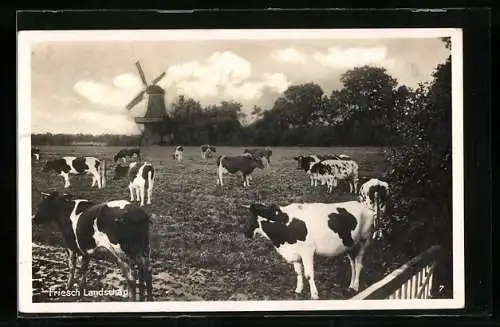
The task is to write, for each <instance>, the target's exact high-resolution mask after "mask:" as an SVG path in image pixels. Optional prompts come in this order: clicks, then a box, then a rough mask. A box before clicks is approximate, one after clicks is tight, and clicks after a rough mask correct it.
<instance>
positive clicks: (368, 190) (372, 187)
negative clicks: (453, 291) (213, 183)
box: [359, 178, 391, 238]
mask: <svg viewBox="0 0 500 327" xmlns="http://www.w3.org/2000/svg"><path fill="white" fill-rule="evenodd" d="M359 202H361V203H363V204H364V205H365V206H366V207H367V208H369V209H370V210H372V211H373V212H374V213H375V217H376V219H375V224H374V227H375V230H376V231H375V233H374V235H373V236H374V238H381V236H382V232H381V230H380V229H378V226H377V222H380V219H381V218H382V217H384V216H385V215H387V214H388V209H390V203H391V194H390V189H389V184H388V183H387V182H384V181H381V180H379V179H377V178H371V179H370V180H368V181H367V182H366V183H364V184H363V185H361V188H360V189H359Z"/></svg>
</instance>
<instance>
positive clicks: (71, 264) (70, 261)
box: [66, 249, 76, 289]
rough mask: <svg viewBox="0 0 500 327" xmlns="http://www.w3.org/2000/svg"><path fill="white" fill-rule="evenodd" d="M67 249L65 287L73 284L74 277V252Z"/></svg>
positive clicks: (67, 287)
mask: <svg viewBox="0 0 500 327" xmlns="http://www.w3.org/2000/svg"><path fill="white" fill-rule="evenodd" d="M67 251H68V266H69V273H68V281H67V282H66V289H70V288H71V287H72V286H73V282H74V278H75V270H76V253H75V252H74V251H72V250H70V249H67Z"/></svg>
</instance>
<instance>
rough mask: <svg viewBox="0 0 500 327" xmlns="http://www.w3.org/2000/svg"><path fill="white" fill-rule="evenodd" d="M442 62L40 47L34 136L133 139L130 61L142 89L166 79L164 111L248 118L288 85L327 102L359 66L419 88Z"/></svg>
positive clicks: (323, 49) (220, 49) (362, 46)
mask: <svg viewBox="0 0 500 327" xmlns="http://www.w3.org/2000/svg"><path fill="white" fill-rule="evenodd" d="M447 56H448V50H447V49H446V48H445V47H444V45H443V43H442V42H441V41H440V40H439V39H438V38H418V39H414V38H399V39H394V38H392V39H374V38H370V39H351V40H349V39H341V40H332V39H326V40H325V39H324V40H321V39H315V40H306V39H304V40H205V41H193V40H187V41H182V40H169V41H115V42H110V41H64V42H62V41H59V42H56V41H52V42H42V43H38V44H34V45H32V47H31V120H32V124H31V126H32V132H33V133H44V132H52V133H90V134H100V133H120V134H137V133H139V132H140V130H139V128H138V127H137V125H136V124H135V123H134V120H133V118H134V117H137V116H141V115H143V114H144V112H145V108H146V107H145V104H146V101H145V100H143V101H142V102H141V103H140V104H139V105H137V106H136V107H135V108H133V109H132V110H131V111H128V110H127V109H126V108H125V106H126V104H127V103H128V102H129V101H130V100H131V99H132V98H134V96H135V95H136V94H137V93H138V92H139V91H140V90H141V89H142V83H141V82H140V77H139V74H138V72H137V69H136V67H135V65H134V62H135V61H136V60H140V62H141V64H142V68H143V70H144V73H145V75H146V79H147V80H148V81H151V80H152V79H154V78H156V77H157V76H158V75H159V74H160V73H161V72H166V76H165V77H164V78H163V79H162V80H161V81H160V82H159V83H158V85H160V86H162V87H164V88H165V89H166V92H167V96H166V101H167V110H168V103H169V102H170V101H172V100H173V99H175V97H176V96H178V95H180V94H184V95H186V96H189V97H192V98H194V99H196V100H199V101H200V102H201V103H202V105H208V104H217V103H219V102H220V101H221V100H235V101H239V102H240V103H242V104H243V106H244V110H245V111H247V112H249V111H250V110H251V108H252V106H253V105H259V106H262V107H264V108H270V107H271V106H272V104H273V102H274V101H275V100H276V99H277V97H279V96H280V94H281V92H283V91H284V90H285V89H286V88H287V87H288V86H289V85H291V84H298V83H307V82H316V83H318V84H319V85H321V87H322V88H323V91H324V92H325V93H327V94H329V93H330V92H331V91H332V90H334V89H338V88H340V87H341V83H340V81H339V77H340V75H341V74H342V73H344V72H345V71H346V70H349V69H352V68H353V67H355V66H361V65H365V64H371V65H378V66H383V67H385V68H386V69H387V70H388V72H389V73H390V74H391V75H392V76H393V77H395V78H396V79H397V80H398V82H399V83H400V84H406V85H408V86H416V85H417V83H419V82H422V81H427V80H430V78H431V76H430V74H431V72H432V70H433V69H434V68H435V67H436V65H437V64H439V63H441V62H443V61H444V60H445V58H446V57H447Z"/></svg>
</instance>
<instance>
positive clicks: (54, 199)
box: [32, 191, 73, 224]
mask: <svg viewBox="0 0 500 327" xmlns="http://www.w3.org/2000/svg"><path fill="white" fill-rule="evenodd" d="M72 199H73V196H72V195H71V194H69V193H64V194H59V192H57V191H52V192H50V193H45V192H42V200H41V201H40V203H39V204H38V206H37V208H36V213H35V215H33V217H32V218H33V222H34V223H35V224H43V223H46V222H49V221H52V220H54V219H55V218H56V216H57V214H58V213H59V212H60V210H61V206H62V204H63V203H64V202H69V201H71V200H72Z"/></svg>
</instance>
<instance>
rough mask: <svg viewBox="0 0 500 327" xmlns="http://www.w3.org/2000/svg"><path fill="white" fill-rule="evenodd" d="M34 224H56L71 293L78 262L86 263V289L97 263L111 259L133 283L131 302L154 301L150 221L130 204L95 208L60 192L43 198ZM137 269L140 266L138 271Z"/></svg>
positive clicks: (118, 202) (111, 203)
mask: <svg viewBox="0 0 500 327" xmlns="http://www.w3.org/2000/svg"><path fill="white" fill-rule="evenodd" d="M32 220H33V222H34V223H35V224H43V223H49V222H55V223H56V225H57V227H58V228H59V231H60V232H61V234H62V238H63V241H64V246H65V247H66V250H67V252H68V259H69V260H68V263H69V275H68V281H67V283H66V288H67V289H70V288H71V287H73V282H74V277H75V271H76V263H77V258H78V257H82V266H81V268H80V270H81V273H80V276H81V278H82V282H81V284H80V287H81V288H82V289H84V288H85V287H86V283H87V270H88V266H89V261H90V259H91V258H92V257H102V255H108V256H109V255H111V256H112V258H113V259H114V260H115V261H116V262H117V263H118V266H119V267H120V269H121V271H122V273H123V275H124V277H125V279H126V280H127V284H128V290H129V293H128V295H129V299H131V300H132V301H135V300H136V286H137V285H136V280H137V277H138V279H139V300H143V299H144V290H145V289H146V292H147V300H148V301H151V300H152V290H153V289H152V274H151V267H150V265H149V264H150V244H149V223H150V217H149V215H148V214H147V213H146V212H145V211H144V210H143V209H141V208H138V207H137V206H136V205H134V204H131V203H130V202H128V201H124V200H116V201H108V202H103V203H100V204H96V205H94V204H93V203H92V202H90V201H88V200H83V199H73V197H72V195H70V194H59V193H58V192H57V191H54V192H51V193H50V194H49V193H42V201H41V202H40V203H39V204H38V207H37V210H36V213H35V215H33V217H32ZM134 265H137V268H138V269H137V271H136V270H135V267H134Z"/></svg>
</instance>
